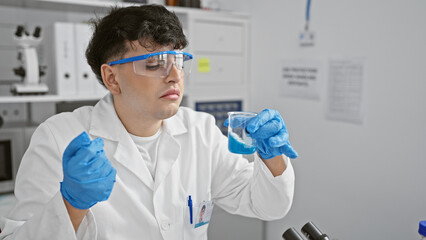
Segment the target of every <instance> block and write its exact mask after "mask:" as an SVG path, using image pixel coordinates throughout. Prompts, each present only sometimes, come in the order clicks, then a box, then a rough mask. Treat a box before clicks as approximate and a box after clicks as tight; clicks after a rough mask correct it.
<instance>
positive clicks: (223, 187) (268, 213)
mask: <svg viewBox="0 0 426 240" xmlns="http://www.w3.org/2000/svg"><path fill="white" fill-rule="evenodd" d="M212 135H213V139H215V140H217V142H218V144H217V147H216V148H215V151H214V152H213V155H214V163H213V169H214V170H213V181H212V198H213V199H214V200H215V204H216V205H218V206H220V207H221V208H222V209H224V210H225V211H227V212H229V213H232V214H238V215H242V216H247V217H255V218H259V219H262V220H276V219H280V218H283V217H284V216H285V215H286V214H287V213H288V211H289V210H290V207H291V204H292V201H293V194H294V179H295V177H294V171H293V167H292V165H291V162H290V160H289V159H288V158H287V157H286V156H284V159H285V161H286V164H287V168H286V170H285V171H284V172H283V173H282V174H281V175H280V176H276V177H274V176H273V175H272V173H271V172H270V170H269V169H268V167H267V166H266V165H265V163H264V162H263V161H262V160H261V159H260V158H259V157H258V156H257V154H256V153H255V154H254V158H255V159H254V161H253V162H251V163H249V162H248V161H247V160H246V159H244V158H242V157H241V155H237V154H233V153H230V152H229V151H228V143H227V138H226V137H225V136H223V135H222V134H221V133H220V131H219V130H217V131H216V133H212Z"/></svg>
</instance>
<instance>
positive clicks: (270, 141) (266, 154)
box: [246, 109, 298, 160]
mask: <svg viewBox="0 0 426 240" xmlns="http://www.w3.org/2000/svg"><path fill="white" fill-rule="evenodd" d="M246 131H247V132H248V133H249V134H248V136H249V137H251V138H253V139H255V140H256V148H257V152H258V153H259V155H260V157H261V158H262V159H265V160H266V159H270V158H273V157H275V156H279V155H281V154H284V155H286V156H287V157H289V158H297V156H298V154H297V152H296V151H294V149H293V147H292V146H291V145H290V142H289V141H288V132H287V128H286V126H285V123H284V120H283V119H282V117H281V115H280V113H279V112H278V111H277V110H272V109H265V110H263V111H262V112H260V113H259V114H258V115H257V116H256V117H253V118H252V119H250V121H249V123H248V124H247V127H246Z"/></svg>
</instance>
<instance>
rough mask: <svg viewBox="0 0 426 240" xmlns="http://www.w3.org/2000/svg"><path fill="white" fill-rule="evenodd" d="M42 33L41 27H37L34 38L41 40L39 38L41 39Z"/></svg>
mask: <svg viewBox="0 0 426 240" xmlns="http://www.w3.org/2000/svg"><path fill="white" fill-rule="evenodd" d="M40 32H41V27H39V26H37V27H36V28H35V29H34V33H33V37H35V38H39V37H40Z"/></svg>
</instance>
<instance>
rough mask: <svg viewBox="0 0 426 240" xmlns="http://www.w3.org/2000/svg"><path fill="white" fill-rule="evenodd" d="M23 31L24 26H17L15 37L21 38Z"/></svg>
mask: <svg viewBox="0 0 426 240" xmlns="http://www.w3.org/2000/svg"><path fill="white" fill-rule="evenodd" d="M24 31H25V28H24V26H22V25H18V27H17V28H16V32H15V36H17V37H22V34H23V33H24Z"/></svg>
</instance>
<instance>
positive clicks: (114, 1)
mask: <svg viewBox="0 0 426 240" xmlns="http://www.w3.org/2000/svg"><path fill="white" fill-rule="evenodd" d="M33 1H34V2H36V3H42V4H47V5H49V4H52V5H56V6H59V7H60V8H61V9H64V8H63V6H69V7H80V8H81V7H88V8H87V10H89V9H90V8H91V7H93V8H110V7H114V6H117V7H128V6H135V5H143V4H144V3H131V2H123V1H122V0H33ZM165 7H166V8H167V9H168V10H170V11H172V12H175V13H176V14H189V13H199V14H214V15H218V14H219V15H222V16H232V17H242V18H248V17H249V15H248V14H247V13H241V12H233V11H223V10H219V11H216V10H205V9H201V8H190V7H179V6H165ZM65 9H66V7H65Z"/></svg>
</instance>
